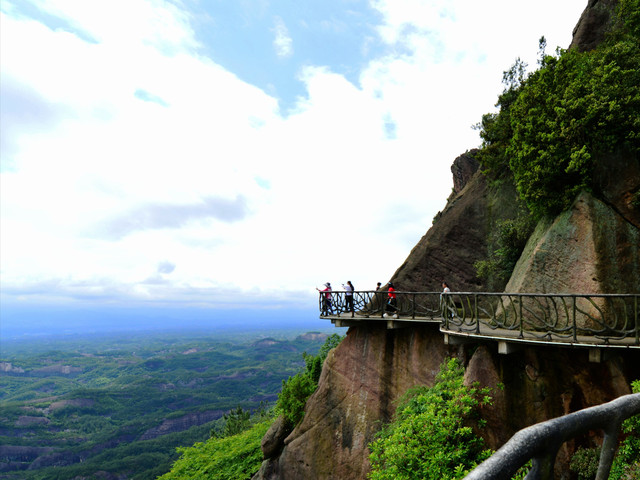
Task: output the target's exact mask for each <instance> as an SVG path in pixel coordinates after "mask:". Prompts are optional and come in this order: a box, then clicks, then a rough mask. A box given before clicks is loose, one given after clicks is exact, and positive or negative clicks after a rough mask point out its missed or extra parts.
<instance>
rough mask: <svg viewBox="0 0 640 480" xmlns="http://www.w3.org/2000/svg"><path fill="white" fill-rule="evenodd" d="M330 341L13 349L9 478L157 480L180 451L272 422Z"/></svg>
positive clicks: (5, 392) (183, 339)
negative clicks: (293, 379) (286, 390)
mask: <svg viewBox="0 0 640 480" xmlns="http://www.w3.org/2000/svg"><path fill="white" fill-rule="evenodd" d="M327 337H328V334H327V333H322V332H313V333H305V332H303V331H294V330H286V331H285V330H275V331H252V332H251V331H249V332H244V333H240V334H239V333H237V332H234V333H221V332H215V333H212V332H189V333H179V332H166V333H159V332H153V333H149V332H144V333H142V332H141V333H136V334H130V333H129V334H112V335H101V336H82V335H76V336H67V337H61V338H48V339H47V338H39V339H38V338H36V339H30V340H29V341H6V340H3V342H2V351H1V352H0V383H1V385H2V388H1V389H0V478H2V479H12V480H15V479H24V480H36V479H59V480H63V479H75V478H104V479H110V478H128V479H136V480H147V479H155V478H157V477H158V476H160V475H162V474H164V473H165V472H167V471H168V470H169V469H170V467H171V464H172V463H173V461H175V460H176V458H178V453H177V451H176V448H177V447H181V446H191V445H193V444H194V443H196V442H202V441H205V440H207V439H209V438H210V437H212V436H213V437H216V436H224V435H227V434H229V433H233V432H234V431H235V430H241V429H242V425H243V424H244V423H246V422H247V421H248V420H249V418H260V417H261V416H265V415H268V413H267V412H268V411H269V409H270V408H271V407H272V406H273V404H274V402H275V401H276V399H277V397H278V392H279V391H280V390H281V388H282V382H283V380H286V379H287V378H288V377H290V376H292V375H295V373H296V372H298V371H299V370H300V368H301V367H303V366H304V365H305V360H304V358H303V353H306V354H309V355H312V354H314V353H316V352H317V351H318V350H319V348H320V346H321V345H322V344H323V343H324V342H325V340H326V338H327Z"/></svg>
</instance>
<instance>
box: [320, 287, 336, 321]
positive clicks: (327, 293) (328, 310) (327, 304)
mask: <svg viewBox="0 0 640 480" xmlns="http://www.w3.org/2000/svg"><path fill="white" fill-rule="evenodd" d="M316 290H318V291H319V292H322V293H324V295H323V296H322V315H323V316H327V315H329V314H332V313H333V308H332V307H331V284H330V283H329V282H327V283H325V284H324V288H323V289H322V290H320V289H319V288H318V287H316Z"/></svg>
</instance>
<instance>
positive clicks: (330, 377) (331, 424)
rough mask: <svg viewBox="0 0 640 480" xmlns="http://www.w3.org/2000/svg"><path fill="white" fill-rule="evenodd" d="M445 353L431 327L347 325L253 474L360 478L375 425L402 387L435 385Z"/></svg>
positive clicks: (389, 413) (383, 418) (366, 466)
mask: <svg viewBox="0 0 640 480" xmlns="http://www.w3.org/2000/svg"><path fill="white" fill-rule="evenodd" d="M447 353H448V348H447V347H446V346H445V345H444V342H442V337H441V336H440V333H439V332H438V329H437V326H435V328H434V327H431V328H428V327H423V328H419V329H413V328H412V329H399V330H387V329H386V328H384V327H382V328H380V327H371V326H363V327H358V328H351V329H349V332H348V334H347V337H346V338H345V339H344V340H343V341H342V343H341V344H340V345H339V346H338V348H336V349H335V350H333V351H331V352H330V353H329V355H328V356H327V360H326V361H325V364H324V367H323V369H322V375H321V377H320V381H319V386H318V390H317V391H316V392H315V393H314V394H313V395H312V396H311V398H310V399H309V401H308V403H307V406H306V409H305V411H306V414H305V417H304V420H303V421H302V423H301V424H300V425H298V426H297V427H296V428H295V430H294V431H293V432H292V433H291V434H290V435H289V436H288V437H287V438H286V440H285V445H284V449H283V451H282V454H281V455H280V456H279V457H278V458H274V459H270V460H267V461H265V462H264V464H263V466H262V469H261V471H260V472H259V473H258V474H257V475H256V476H255V477H254V478H256V479H260V478H263V479H276V478H282V479H284V478H304V479H314V478H317V479H321V478H322V479H336V480H337V479H351V478H352V479H361V478H365V476H366V472H367V471H368V469H369V460H368V447H367V445H368V444H369V443H370V442H371V441H372V440H373V438H374V435H375V433H376V432H377V431H378V429H379V427H380V422H381V421H382V422H385V421H388V420H389V419H390V418H391V416H392V415H393V412H394V411H395V404H394V402H395V401H396V400H397V399H398V398H399V397H400V396H401V395H402V394H403V393H404V392H405V391H406V390H407V389H408V388H410V387H412V386H414V385H424V384H426V385H430V384H432V383H433V380H434V378H435V376H436V374H437V373H438V371H439V366H440V363H441V361H442V359H443V358H444V357H445V356H446V354H447Z"/></svg>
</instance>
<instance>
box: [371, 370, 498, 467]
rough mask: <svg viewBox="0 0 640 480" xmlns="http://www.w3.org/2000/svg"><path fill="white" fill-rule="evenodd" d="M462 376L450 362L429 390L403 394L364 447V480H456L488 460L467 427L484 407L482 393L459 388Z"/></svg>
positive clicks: (485, 397) (461, 386)
mask: <svg viewBox="0 0 640 480" xmlns="http://www.w3.org/2000/svg"><path fill="white" fill-rule="evenodd" d="M463 376H464V368H463V367H462V365H461V364H460V363H459V362H458V361H457V360H455V359H451V360H449V361H448V362H446V363H444V364H443V365H442V367H441V370H440V373H439V374H438V377H437V378H436V383H435V385H434V386H433V387H431V388H429V387H418V388H415V389H412V390H410V391H409V392H408V393H407V395H406V396H405V398H404V399H403V400H402V401H401V403H400V404H399V406H398V408H397V410H396V415H395V420H394V421H393V422H392V423H390V424H389V425H387V426H386V427H385V428H383V429H382V430H381V431H380V432H379V433H378V435H377V437H376V440H375V441H374V442H373V443H371V444H370V445H369V449H370V451H371V454H370V456H369V460H370V462H371V472H370V474H369V477H368V478H369V479H371V480H388V479H389V480H390V479H394V480H402V479H414V478H422V479H427V480H428V479H434V480H436V479H437V480H447V479H458V478H462V477H463V476H464V475H465V474H466V473H468V472H469V471H470V470H471V469H472V468H474V467H475V466H476V465H477V464H478V463H480V462H481V461H483V460H485V459H486V458H487V457H488V456H489V454H490V452H488V451H486V450H484V449H483V440H482V439H481V438H479V437H477V436H476V435H475V434H474V433H473V431H472V429H471V427H470V426H469V425H468V424H467V421H468V420H469V419H471V418H472V417H473V416H474V414H475V413H477V407H479V406H481V405H485V404H488V403H489V402H490V398H489V397H488V395H487V394H488V390H487V389H478V388H477V386H473V387H467V386H465V385H464V383H463ZM480 423H482V422H480Z"/></svg>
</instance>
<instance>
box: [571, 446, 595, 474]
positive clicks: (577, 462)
mask: <svg viewBox="0 0 640 480" xmlns="http://www.w3.org/2000/svg"><path fill="white" fill-rule="evenodd" d="M599 461H600V449H599V448H579V449H578V450H576V452H575V453H574V454H573V457H571V463H570V465H569V469H570V470H571V471H572V472H573V473H575V474H577V475H578V480H592V479H594V478H596V473H597V472H598V462H599Z"/></svg>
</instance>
